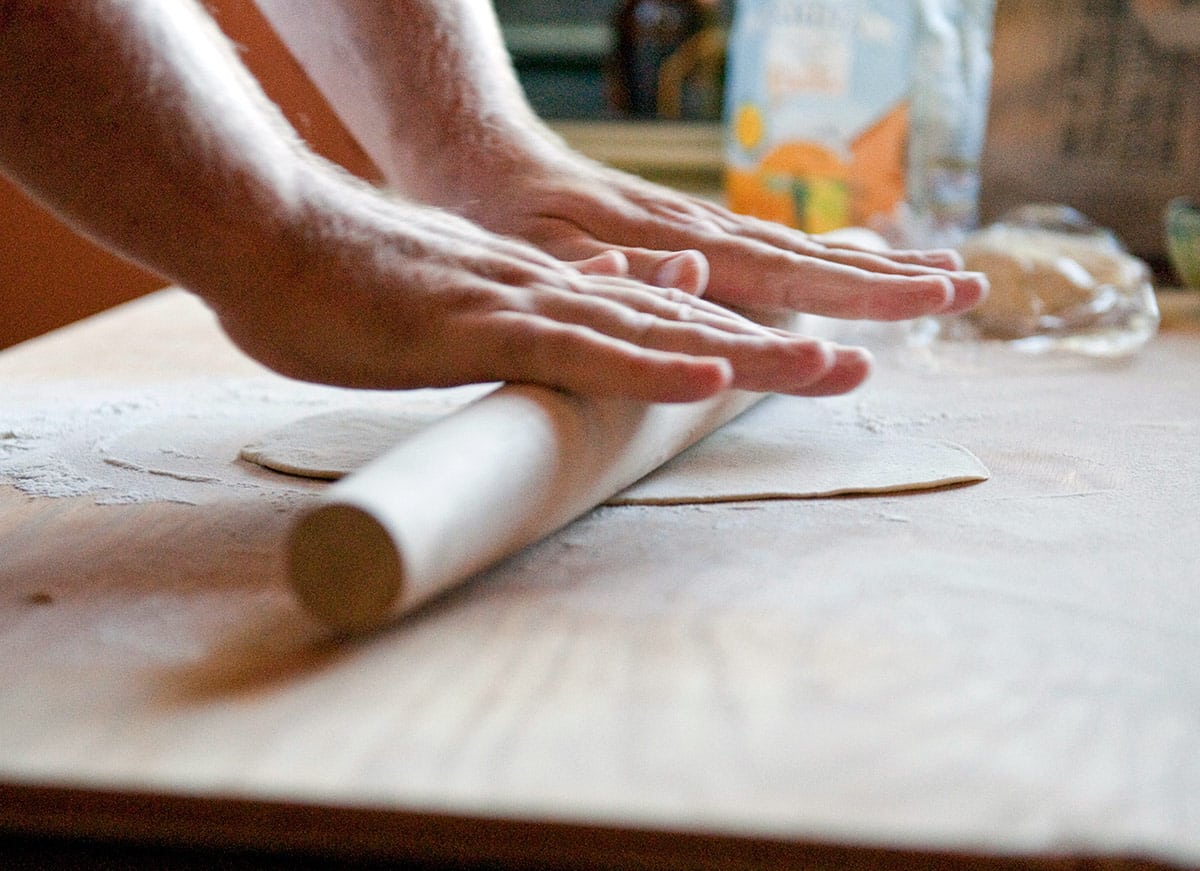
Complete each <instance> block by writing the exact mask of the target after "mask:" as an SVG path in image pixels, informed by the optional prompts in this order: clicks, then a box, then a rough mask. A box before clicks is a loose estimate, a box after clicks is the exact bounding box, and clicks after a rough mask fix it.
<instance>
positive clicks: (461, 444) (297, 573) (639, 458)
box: [289, 385, 761, 632]
mask: <svg viewBox="0 0 1200 871" xmlns="http://www.w3.org/2000/svg"><path fill="white" fill-rule="evenodd" d="M760 398H761V395H759V394H753V393H745V392H740V391H728V392H726V393H723V394H721V395H720V396H717V397H715V398H713V399H710V400H706V401H704V402H698V403H688V404H682V405H670V404H662V405H655V404H646V403H639V402H632V401H629V400H597V399H584V398H581V397H578V396H573V395H569V394H565V393H561V392H558V391H555V390H551V389H548V388H542V387H534V386H527V385H509V386H505V387H502V388H500V389H499V390H497V391H495V392H494V393H491V394H489V395H487V396H485V397H483V398H482V399H480V400H478V401H476V402H474V403H473V404H471V405H468V406H467V407H465V408H463V409H462V410H460V411H458V412H455V413H454V414H452V415H449V416H448V417H446V418H444V419H442V420H440V421H438V422H437V423H435V424H433V425H431V426H430V427H429V428H427V429H425V430H423V431H422V432H420V433H418V434H417V435H415V436H413V437H412V438H410V439H408V440H406V441H405V442H403V443H402V444H400V445H398V446H397V447H395V448H393V449H392V450H391V451H389V452H388V453H386V454H384V455H383V456H381V457H379V458H378V459H376V460H375V461H373V462H371V463H370V464H368V465H366V466H364V467H363V468H362V469H360V470H358V471H357V472H355V473H353V474H351V475H349V476H347V477H345V478H343V479H342V480H341V481H339V482H338V483H336V484H334V485H333V486H331V487H330V488H329V490H328V491H327V493H326V496H325V497H324V499H323V501H322V504H320V505H319V506H318V507H316V508H315V509H313V510H312V511H310V512H308V513H307V514H305V515H304V516H303V517H301V518H300V520H299V522H298V523H297V525H296V526H295V528H294V529H293V531H292V534H291V539H290V542H289V550H290V553H289V557H290V574H291V583H292V586H293V589H294V591H295V594H296V596H297V597H298V598H299V600H300V602H301V603H302V604H303V605H304V606H305V607H306V608H307V609H308V610H309V611H310V612H311V613H312V614H314V615H315V616H316V617H318V618H319V619H320V620H322V621H323V622H325V623H327V624H328V625H330V626H331V627H333V628H335V629H337V630H340V631H346V632H352V631H365V630H369V629H372V628H376V627H378V626H379V625H381V624H383V623H385V622H387V621H389V620H390V619H393V618H395V617H398V616H399V615H401V614H403V613H405V612H406V611H409V610H411V609H412V608H413V607H415V606H416V605H419V604H420V603H422V602H424V601H426V600H428V599H429V598H430V597H432V596H434V595H436V594H438V593H440V592H442V591H444V590H446V589H447V588H449V587H452V586H454V585H456V584H458V583H461V582H462V581H464V580H466V579H467V578H469V577H470V576H471V575H473V574H475V573H476V572H479V571H481V570H483V569H485V568H487V567H488V566H490V565H492V564H493V563H496V562H498V561H499V560H501V559H503V558H505V557H507V556H509V555H511V554H513V553H515V552H516V551H518V550H520V549H521V548H523V547H525V546H526V545H529V544H532V543H533V542H535V541H538V540H540V539H541V538H543V537H545V536H547V535H549V534H550V533H552V532H554V531H555V530H557V529H559V528H560V527H562V526H565V525H566V524H568V523H570V522H571V521H572V520H574V519H576V518H577V517H579V516H581V515H582V514H584V513H586V512H587V511H589V510H591V509H592V508H594V507H595V506H597V505H599V504H600V503H602V502H604V501H605V500H607V499H609V498H610V497H612V496H613V495H615V494H616V493H618V492H620V491H621V490H623V489H624V488H625V487H627V486H629V485H630V484H632V483H633V482H634V481H637V480H638V479H639V478H642V477H643V476H645V475H647V474H649V473H650V472H652V471H653V470H654V469H656V468H658V467H659V466H660V465H662V464H663V463H664V462H666V461H667V460H669V459H670V458H672V457H673V456H675V455H676V454H678V453H679V452H680V451H682V450H684V449H685V448H687V447H688V446H690V445H691V444H693V443H695V442H696V441H698V440H699V439H701V438H702V437H704V436H705V435H707V434H708V433H710V432H712V431H713V430H715V429H716V428H717V427H719V426H721V425H722V424H724V423H725V422H727V421H729V420H731V419H732V418H734V417H735V416H737V415H738V414H740V413H741V412H742V411H744V410H746V409H747V408H749V407H750V406H751V405H753V404H754V403H755V402H756V401H757V400H758V399H760Z"/></svg>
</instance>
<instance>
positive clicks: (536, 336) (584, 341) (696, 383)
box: [471, 312, 733, 402]
mask: <svg viewBox="0 0 1200 871" xmlns="http://www.w3.org/2000/svg"><path fill="white" fill-rule="evenodd" d="M480 334H481V336H480V338H479V340H478V341H476V342H474V343H472V345H471V347H473V348H474V349H475V350H476V354H477V359H478V361H479V366H480V367H481V369H484V370H486V371H487V372H490V373H491V375H490V376H488V377H489V379H494V378H497V377H498V378H500V379H502V380H505V381H528V382H534V383H539V384H547V385H550V386H554V387H559V388H561V389H564V390H568V391H570V392H573V393H579V394H583V395H587V396H625V397H628V398H630V399H635V400H638V401H642V402H695V401H698V400H701V399H707V398H709V397H711V396H714V395H716V394H717V393H719V392H720V391H722V390H725V389H727V388H728V387H730V386H731V385H732V383H733V370H732V366H731V365H730V363H729V362H728V361H727V360H725V359H722V358H721V357H704V356H695V355H691V354H681V353H673V352H667V351H661V350H657V349H654V348H646V347H642V346H639V345H637V344H634V343H630V342H626V341H623V340H621V339H618V338H614V337H612V336H609V335H605V334H603V333H601V332H597V331H596V330H593V329H590V328H588V327H585V326H581V325H578V324H564V323H561V322H558V321H554V320H551V319H549V318H544V317H539V316H529V315H518V314H516V313H513V312H504V313H500V314H499V315H497V316H496V317H494V318H491V319H489V322H488V324H487V325H486V327H484V328H482V329H481V330H480Z"/></svg>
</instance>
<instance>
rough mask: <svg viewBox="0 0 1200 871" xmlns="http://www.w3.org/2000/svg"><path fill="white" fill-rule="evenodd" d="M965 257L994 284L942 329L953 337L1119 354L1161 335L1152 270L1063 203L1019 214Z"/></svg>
mask: <svg viewBox="0 0 1200 871" xmlns="http://www.w3.org/2000/svg"><path fill="white" fill-rule="evenodd" d="M961 251H962V254H963V259H964V261H965V262H966V266H967V268H968V269H974V270H978V271H980V272H984V273H986V274H987V276H988V279H989V280H990V282H991V286H992V287H991V293H990V294H989V295H988V298H987V299H986V300H985V301H984V302H983V303H982V304H981V305H979V306H977V307H976V308H975V309H973V310H971V311H970V312H968V313H967V314H966V315H965V316H963V317H962V318H955V319H952V320H950V321H948V322H947V323H946V324H945V327H944V332H945V334H946V335H947V336H949V337H957V338H985V339H1000V340H1004V341H1007V342H1009V343H1011V344H1012V346H1013V347H1015V348H1016V349H1018V350H1022V351H1030V352H1045V351H1072V352H1077V353H1081V354H1085V355H1088V356H1095V357H1117V356H1123V355H1126V354H1130V353H1133V352H1134V351H1137V350H1138V349H1139V348H1141V347H1142V346H1143V345H1144V344H1145V343H1146V342H1147V341H1149V340H1150V339H1151V338H1152V337H1153V336H1154V335H1155V333H1156V332H1157V330H1158V324H1159V312H1158V306H1157V303H1156V301H1155V297H1154V288H1153V285H1152V283H1151V273H1150V269H1149V267H1148V266H1147V265H1146V264H1145V263H1144V262H1143V261H1142V260H1140V259H1138V258H1137V257H1134V256H1133V255H1131V254H1129V253H1128V252H1127V251H1126V250H1125V248H1124V246H1122V245H1121V243H1120V242H1119V241H1118V239H1117V237H1116V236H1115V235H1113V234H1112V233H1111V232H1110V231H1108V230H1105V229H1103V228H1101V227H1097V226H1096V225H1095V224H1093V223H1092V222H1090V221H1089V220H1088V219H1087V218H1086V217H1084V216H1083V215H1081V214H1080V213H1079V212H1077V211H1075V210H1073V209H1070V208H1067V207H1066V206H1056V205H1030V206H1024V207H1022V208H1019V209H1017V210H1014V211H1013V212H1010V213H1008V214H1007V215H1005V216H1004V217H1002V218H1001V219H1000V220H999V221H997V222H996V223H994V224H991V225H989V226H988V227H985V228H984V229H982V230H980V231H978V232H977V233H974V234H972V235H971V236H970V237H968V238H967V240H966V241H965V242H964V243H963V245H962V246H961Z"/></svg>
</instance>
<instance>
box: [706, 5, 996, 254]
mask: <svg viewBox="0 0 1200 871" xmlns="http://www.w3.org/2000/svg"><path fill="white" fill-rule="evenodd" d="M993 13H994V0H739V2H738V3H737V4H736V6H735V10H734V20H733V26H732V30H731V34H730V43H729V68H728V82H727V94H726V101H725V107H726V109H725V112H726V135H725V143H726V145H725V154H726V193H727V196H728V202H729V205H730V207H731V208H733V209H734V210H735V211H739V212H743V213H746V214H750V215H755V216H758V217H761V218H766V219H769V220H774V221H779V222H781V223H784V224H788V225H790V226H793V227H798V228H799V229H802V230H805V231H807V232H811V233H823V232H828V231H830V230H834V229H837V228H839V227H844V226H849V225H856V226H864V227H869V228H871V229H873V230H876V231H877V232H880V233H881V234H883V235H884V236H885V238H887V239H888V240H889V241H890V242H892V243H893V244H897V245H929V244H936V245H946V244H955V243H956V242H957V241H958V240H959V239H960V238H961V237H962V235H963V234H964V233H965V232H966V231H967V230H969V229H970V228H971V227H973V226H974V224H975V223H976V220H977V219H976V214H977V209H978V193H979V157H980V153H981V151H982V147H983V134H984V129H985V126H986V117H987V102H988V91H989V87H990V82H991V53H990V40H991V34H992V17H993Z"/></svg>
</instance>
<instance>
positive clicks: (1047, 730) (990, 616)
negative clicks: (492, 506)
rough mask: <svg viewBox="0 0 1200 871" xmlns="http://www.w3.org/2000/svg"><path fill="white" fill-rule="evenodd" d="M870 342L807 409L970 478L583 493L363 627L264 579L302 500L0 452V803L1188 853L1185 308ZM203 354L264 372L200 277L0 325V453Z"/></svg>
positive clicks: (548, 855) (567, 831)
mask: <svg viewBox="0 0 1200 871" xmlns="http://www.w3.org/2000/svg"><path fill="white" fill-rule="evenodd" d="M888 335H889V333H888V332H887V331H884V330H881V331H878V332H877V333H876V334H875V335H874V336H873V338H872V340H873V341H876V342H878V343H879V352H878V353H879V356H880V358H881V366H880V371H879V374H878V375H877V376H876V377H875V379H873V381H872V382H871V383H870V385H869V386H867V387H866V388H864V389H862V390H861V391H859V392H858V393H856V394H854V395H852V396H850V397H845V398H840V399H835V400H829V401H825V400H822V401H821V403H822V408H824V409H825V412H826V413H828V414H829V415H831V418H830V419H832V420H835V421H836V423H837V425H839V426H846V427H851V428H855V429H856V430H859V431H866V432H876V433H888V432H895V433H901V434H907V435H926V436H935V437H939V438H948V439H953V440H955V441H957V442H959V443H961V444H963V445H965V446H967V447H968V448H970V449H971V450H972V451H974V452H975V453H976V454H977V455H978V456H979V457H981V458H982V459H983V461H984V462H985V463H987V464H988V465H989V467H990V468H991V470H992V473H993V478H992V480H990V481H988V482H986V483H984V484H981V485H977V486H972V487H963V488H951V489H944V490H939V491H934V492H929V493H922V494H912V495H906V496H888V497H871V498H842V499H830V500H810V501H778V502H760V503H738V504H731V505H723V506H693V507H675V508H645V507H640V508H639V507H608V508H601V509H598V510H596V511H594V512H592V513H590V514H588V515H587V516H585V517H584V518H582V519H581V520H579V521H578V522H576V523H575V524H573V525H571V526H570V527H568V528H567V529H565V530H563V531H562V532H560V533H559V534H557V535H555V536H553V537H551V538H549V539H547V540H546V541H544V542H542V543H540V544H538V545H536V546H534V547H532V548H529V549H528V550H526V551H524V552H522V553H521V554H519V555H518V556H517V557H515V558H513V559H511V560H509V561H507V562H506V563H504V564H502V565H500V566H497V567H496V568H495V569H494V570H492V571H489V572H487V573H486V574H484V575H483V576H480V577H478V578H477V579H475V580H474V581H473V582H471V583H470V584H468V585H466V586H465V587H463V588H462V589H460V590H459V591H457V592H455V593H452V594H451V595H449V596H447V597H445V598H443V599H441V600H439V601H438V602H436V603H435V604H434V605H432V606H430V607H427V608H426V609H424V610H423V611H421V612H420V613H418V614H416V615H415V616H413V617H411V618H409V619H406V620H405V621H403V622H402V623H400V624H399V625H396V626H393V627H391V628H389V629H387V630H386V631H382V632H379V633H377V634H374V635H372V636H370V637H367V638H362V639H359V640H354V641H337V640H334V639H330V638H328V637H326V635H325V634H324V633H323V631H322V630H321V629H320V627H318V626H316V625H314V624H313V623H312V622H310V620H309V619H308V618H307V617H306V616H305V615H304V614H303V613H301V612H300V610H299V609H298V608H297V607H296V605H295V604H294V603H293V601H292V600H291V598H290V597H289V594H288V592H287V590H286V588H285V584H284V580H283V568H282V549H281V539H282V536H283V535H284V534H285V532H286V530H287V528H288V526H289V523H290V522H291V520H292V519H293V518H294V516H295V514H296V512H297V511H298V510H299V509H300V508H301V507H303V505H304V504H305V502H306V499H307V498H308V497H306V496H304V495H303V494H301V495H299V496H297V497H296V498H295V499H292V500H282V501H281V500H276V499H263V498H260V497H259V496H256V495H255V492H254V491H247V492H246V493H245V494H242V493H238V492H231V493H230V494H228V495H222V496H220V497H219V498H214V499H211V500H207V501H202V502H201V503H200V504H191V505H187V504H173V503H167V502H141V503H132V504H96V501H97V500H96V498H95V497H94V496H76V497H72V498H47V497H40V496H30V495H28V494H25V493H22V492H20V491H19V490H17V489H16V488H15V487H14V486H12V482H11V481H7V482H5V481H0V655H2V656H3V660H4V662H5V663H6V664H7V665H6V668H5V669H4V670H3V671H2V672H0V783H2V785H0V830H3V831H5V832H8V833H10V834H13V833H17V834H23V835H28V836H36V837H87V838H100V839H107V840H111V841H115V842H131V843H150V844H158V845H184V846H190V847H198V848H205V849H212V850H215V849H233V848H237V849H249V850H254V851H261V852H262V853H264V854H269V853H273V852H279V851H298V852H303V853H305V854H311V855H318V856H327V857H340V858H342V859H355V858H357V859H362V860H368V859H375V860H380V859H394V860H400V861H427V862H458V863H465V864H471V863H479V864H489V865H492V864H496V865H504V866H512V867H524V866H534V867H550V866H553V865H555V864H559V863H563V864H569V865H571V866H573V867H610V866H611V867H677V868H693V867H704V866H708V867H718V866H719V867H746V868H769V867H781V868H783V867H789V868H790V867H801V866H804V867H831V868H832V867H854V868H864V867H872V868H874V867H879V868H910V867H929V866H937V867H954V866H957V865H960V864H968V865H973V866H987V867H992V866H997V867H999V866H1008V865H1012V866H1018V865H1021V866H1024V865H1026V864H1045V865H1048V866H1052V867H1058V866H1064V867H1077V864H1076V863H1081V864H1085V863H1087V862H1089V861H1095V862H1096V863H1097V864H1101V865H1103V867H1106V868H1107V867H1113V866H1114V865H1121V864H1125V863H1128V864H1129V865H1135V864H1138V863H1145V864H1162V865H1172V864H1178V865H1185V866H1193V867H1200V669H1198V668H1197V664H1198V663H1200V569H1198V565H1200V534H1198V533H1200V401H1198V399H1200V391H1198V390H1197V387H1196V381H1197V378H1198V377H1200V328H1198V327H1197V326H1196V324H1195V322H1190V321H1188V319H1187V318H1183V319H1181V320H1180V322H1179V323H1177V324H1176V325H1175V326H1174V327H1173V328H1172V329H1170V330H1168V331H1166V332H1165V333H1164V334H1162V335H1161V336H1160V337H1159V338H1158V339H1156V340H1155V341H1154V342H1152V343H1151V345H1150V346H1149V347H1147V348H1146V349H1145V350H1144V351H1143V352H1142V353H1141V354H1139V355H1138V356H1137V357H1135V358H1134V359H1132V360H1129V361H1126V362H1121V363H1099V362H1094V361H1084V360H1077V359H1069V360H1045V359H1040V360H1039V359H1030V358H1024V357H1021V356H1019V355H1017V354H1015V353H1014V352H1011V351H1007V350H1004V349H999V348H992V347H973V346H954V347H949V348H947V347H941V348H933V349H918V348H911V347H905V346H902V345H901V344H891V345H889V344H888V343H887V342H888V339H887V336H888ZM205 377H212V378H227V377H252V378H255V379H265V381H263V383H270V378H269V377H268V376H265V375H264V374H263V373H262V372H261V370H259V369H258V368H257V367H255V366H254V365H253V364H251V363H249V362H248V361H246V360H245V359H243V358H241V357H240V356H239V355H237V354H236V353H235V352H234V351H233V350H232V349H231V348H230V347H229V346H228V345H227V344H226V342H225V341H224V339H223V338H222V337H221V336H220V335H219V333H218V331H217V330H216V327H215V325H214V323H213V322H212V319H211V318H210V317H209V315H208V313H207V312H206V311H205V310H204V309H202V308H201V307H200V306H199V305H198V304H197V303H196V302H195V301H194V300H193V299H192V298H190V297H188V296H186V295H184V294H182V293H181V292H179V291H170V292H166V293H164V294H160V295H156V296H152V297H150V298H148V299H146V300H143V301H140V302H138V303H135V304H132V305H130V306H127V307H124V308H121V309H118V310H115V311H113V312H111V313H108V314H107V315H105V316H102V317H100V318H99V319H94V320H92V321H88V322H84V323H82V324H80V325H76V326H75V327H72V328H69V329H68V330H65V331H61V332H59V333H57V334H52V335H50V336H47V337H45V338H43V339H40V340H37V341H34V342H32V343H29V344H26V345H23V346H18V347H16V348H14V349H11V350H9V351H7V352H5V353H4V354H0V451H4V450H10V451H11V450H13V449H15V447H14V446H18V442H19V441H20V438H21V436H22V434H21V433H20V432H16V431H14V427H13V425H12V421H13V420H17V419H18V418H20V413H21V409H22V405H21V403H22V402H29V401H31V400H30V399H29V397H31V396H34V395H35V394H36V395H37V396H39V397H41V399H39V401H43V400H45V401H49V400H48V399H46V398H47V397H53V396H57V395H60V394H61V395H62V396H64V397H66V396H71V395H82V394H79V391H80V385H81V384H82V385H91V386H92V387H94V389H95V390H97V391H100V392H103V391H114V390H115V391H117V392H118V393H119V392H120V391H127V392H128V395H129V396H130V397H134V398H136V397H138V396H144V395H146V392H147V391H155V390H157V391H160V394H161V391H162V390H164V389H171V388H172V386H173V385H181V387H180V390H181V391H184V392H186V390H187V389H192V388H191V387H187V385H195V384H196V383H197V379H198V378H201V379H202V378H205ZM279 383H280V385H281V386H283V382H282V381H280V382H279ZM89 389H91V388H89ZM71 391H76V393H75V394H72V393H71ZM114 408H116V409H117V410H119V408H120V404H119V403H117V404H115V405H114ZM26 423H28V421H26ZM22 425H23V426H24V425H25V424H22ZM18 447H19V446H18ZM0 456H3V455H2V454H0ZM0 468H3V466H0ZM101 501H104V500H101ZM109 501H112V500H109Z"/></svg>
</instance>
